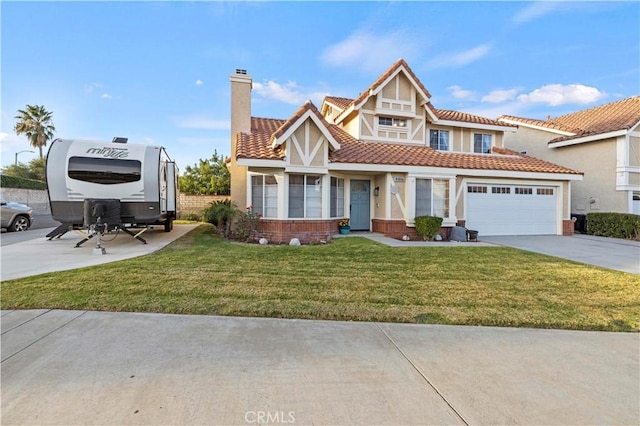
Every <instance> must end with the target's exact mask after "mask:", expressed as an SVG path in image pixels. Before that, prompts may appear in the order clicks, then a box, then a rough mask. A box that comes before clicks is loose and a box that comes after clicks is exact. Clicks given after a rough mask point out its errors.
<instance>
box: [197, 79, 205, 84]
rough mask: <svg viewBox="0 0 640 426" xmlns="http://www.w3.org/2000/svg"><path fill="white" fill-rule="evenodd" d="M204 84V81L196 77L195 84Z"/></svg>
mask: <svg viewBox="0 0 640 426" xmlns="http://www.w3.org/2000/svg"><path fill="white" fill-rule="evenodd" d="M203 84H204V81H202V80H200V79H198V80H196V86H202V85H203Z"/></svg>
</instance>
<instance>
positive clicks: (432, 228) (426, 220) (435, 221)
mask: <svg viewBox="0 0 640 426" xmlns="http://www.w3.org/2000/svg"><path fill="white" fill-rule="evenodd" d="M415 224H416V233H417V234H418V235H420V236H421V237H422V239H423V240H425V241H427V240H429V241H431V240H432V239H433V237H434V236H435V235H436V232H438V231H439V230H440V227H441V226H442V218H441V217H435V216H416V219H415Z"/></svg>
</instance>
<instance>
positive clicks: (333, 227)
mask: <svg viewBox="0 0 640 426" xmlns="http://www.w3.org/2000/svg"><path fill="white" fill-rule="evenodd" d="M339 221H340V219H328V220H322V219H316V220H312V219H298V220H275V219H260V221H259V222H258V232H257V233H256V234H257V235H256V239H260V238H266V239H267V240H268V241H269V243H273V244H289V241H291V239H292V238H297V239H299V240H300V242H301V243H302V244H313V243H319V242H320V241H325V242H327V243H328V242H330V241H331V235H333V234H337V233H338V222H339Z"/></svg>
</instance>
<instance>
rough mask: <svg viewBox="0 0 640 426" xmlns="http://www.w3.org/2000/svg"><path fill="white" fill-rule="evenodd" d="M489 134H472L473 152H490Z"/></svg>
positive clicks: (490, 138)
mask: <svg viewBox="0 0 640 426" xmlns="http://www.w3.org/2000/svg"><path fill="white" fill-rule="evenodd" d="M491 140H492V137H491V135H486V134H480V133H475V134H474V135H473V152H476V153H478V154H491Z"/></svg>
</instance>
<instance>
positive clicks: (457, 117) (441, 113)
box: [435, 109, 517, 127]
mask: <svg viewBox="0 0 640 426" xmlns="http://www.w3.org/2000/svg"><path fill="white" fill-rule="evenodd" d="M435 113H436V116H437V117H438V118H439V119H441V120H451V121H462V122H465V123H474V124H488V125H491V126H501V127H517V126H514V125H511V124H506V123H501V122H499V121H498V120H491V119H490V118H485V117H480V116H479V115H473V114H467V113H466V112H460V111H451V110H446V109H435Z"/></svg>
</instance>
